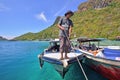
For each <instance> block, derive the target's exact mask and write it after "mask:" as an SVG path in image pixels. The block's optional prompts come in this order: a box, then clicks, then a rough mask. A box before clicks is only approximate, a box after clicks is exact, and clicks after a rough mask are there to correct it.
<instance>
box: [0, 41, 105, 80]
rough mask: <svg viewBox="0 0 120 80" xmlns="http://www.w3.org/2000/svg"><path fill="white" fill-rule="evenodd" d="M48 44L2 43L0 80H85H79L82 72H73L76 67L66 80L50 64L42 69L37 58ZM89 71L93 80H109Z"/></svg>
mask: <svg viewBox="0 0 120 80" xmlns="http://www.w3.org/2000/svg"><path fill="white" fill-rule="evenodd" d="M48 44H49V43H48V42H46V41H40V42H38V41H0V80H84V79H80V78H78V77H79V76H80V75H82V74H81V73H80V71H78V70H76V72H74V71H75V70H74V71H73V70H72V69H73V68H74V66H73V68H71V72H68V73H67V74H66V76H65V78H64V79H62V77H61V76H60V75H59V74H58V73H57V72H56V71H55V69H54V67H53V66H52V65H51V64H49V63H45V65H44V66H43V68H42V69H40V67H39V60H38V57H37V56H38V54H40V53H42V52H43V50H44V49H45V48H47V46H48ZM88 70H89V71H91V72H90V73H88V74H89V76H90V78H93V80H107V79H105V78H103V77H102V76H100V75H99V74H98V75H97V76H95V75H94V74H97V73H96V72H94V71H92V70H91V69H89V68H88ZM74 77H75V78H74ZM82 77H84V76H83V75H82ZM91 80H92V79H91Z"/></svg>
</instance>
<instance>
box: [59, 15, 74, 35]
mask: <svg viewBox="0 0 120 80" xmlns="http://www.w3.org/2000/svg"><path fill="white" fill-rule="evenodd" d="M58 24H59V25H61V26H62V27H64V28H65V30H64V31H63V30H61V29H60V31H59V36H63V37H67V36H69V28H70V26H71V27H73V23H72V21H71V20H70V19H67V18H66V17H65V16H64V17H61V18H60V20H59V22H58Z"/></svg>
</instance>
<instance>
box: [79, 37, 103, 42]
mask: <svg viewBox="0 0 120 80" xmlns="http://www.w3.org/2000/svg"><path fill="white" fill-rule="evenodd" d="M77 41H79V42H99V41H102V40H101V39H97V38H93V39H91V38H78V39H77Z"/></svg>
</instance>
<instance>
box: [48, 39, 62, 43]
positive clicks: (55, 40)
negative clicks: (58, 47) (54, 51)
mask: <svg viewBox="0 0 120 80" xmlns="http://www.w3.org/2000/svg"><path fill="white" fill-rule="evenodd" d="M59 42H60V40H59V39H54V40H51V41H50V43H59Z"/></svg>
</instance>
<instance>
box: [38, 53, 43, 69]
mask: <svg viewBox="0 0 120 80" xmlns="http://www.w3.org/2000/svg"><path fill="white" fill-rule="evenodd" d="M42 56H43V55H39V56H38V58H39V62H40V69H42V67H43V64H44V61H43V60H42Z"/></svg>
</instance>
